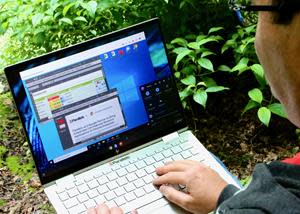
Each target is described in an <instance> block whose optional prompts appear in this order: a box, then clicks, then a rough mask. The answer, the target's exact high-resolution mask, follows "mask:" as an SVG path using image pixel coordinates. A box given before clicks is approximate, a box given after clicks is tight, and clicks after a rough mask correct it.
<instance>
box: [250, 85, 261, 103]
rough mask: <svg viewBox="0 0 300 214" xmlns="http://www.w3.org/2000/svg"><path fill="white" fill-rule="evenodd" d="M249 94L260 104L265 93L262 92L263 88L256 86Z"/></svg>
mask: <svg viewBox="0 0 300 214" xmlns="http://www.w3.org/2000/svg"><path fill="white" fill-rule="evenodd" d="M248 95H249V97H250V98H251V100H253V101H255V102H257V103H259V104H261V102H262V101H263V94H262V92H261V90H260V89H258V88H254V89H252V90H251V91H249V92H248Z"/></svg>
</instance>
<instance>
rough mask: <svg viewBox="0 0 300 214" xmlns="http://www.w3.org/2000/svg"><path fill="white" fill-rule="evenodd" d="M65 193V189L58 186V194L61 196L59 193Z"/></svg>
mask: <svg viewBox="0 0 300 214" xmlns="http://www.w3.org/2000/svg"><path fill="white" fill-rule="evenodd" d="M64 191H65V187H64V186H57V187H56V193H57V194H59V193H62V192H64Z"/></svg>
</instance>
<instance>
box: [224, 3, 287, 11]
mask: <svg viewBox="0 0 300 214" xmlns="http://www.w3.org/2000/svg"><path fill="white" fill-rule="evenodd" d="M228 4H229V9H230V10H232V11H241V10H244V11H277V12H280V11H282V9H283V8H284V5H285V3H284V1H282V2H281V3H280V4H278V5H241V4H237V3H236V2H235V0H229V1H228Z"/></svg>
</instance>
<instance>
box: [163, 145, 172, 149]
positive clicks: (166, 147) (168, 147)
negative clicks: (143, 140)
mask: <svg viewBox="0 0 300 214" xmlns="http://www.w3.org/2000/svg"><path fill="white" fill-rule="evenodd" d="M170 148H172V145H171V144H166V145H164V147H163V149H164V150H169V149H170Z"/></svg>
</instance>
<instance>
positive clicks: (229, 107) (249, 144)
mask: <svg viewBox="0 0 300 214" xmlns="http://www.w3.org/2000/svg"><path fill="white" fill-rule="evenodd" d="M247 99H248V98H247V96H246V95H245V93H244V92H243V91H241V90H239V87H233V88H232V90H230V91H228V92H224V93H219V94H216V95H211V96H210V97H209V101H208V105H207V108H206V110H204V109H203V108H202V107H201V106H200V105H195V104H193V105H192V106H193V109H194V110H193V112H192V111H190V110H186V115H187V118H188V124H189V126H190V128H191V129H192V130H193V131H194V133H195V134H196V136H197V137H198V139H200V141H201V142H202V143H203V144H204V145H205V146H206V148H208V149H209V150H210V151H211V152H213V153H214V154H216V155H217V156H218V157H219V158H220V159H221V160H222V161H223V162H224V163H225V165H226V166H227V167H228V168H229V170H230V171H231V172H232V173H233V174H234V175H236V176H237V177H238V178H239V179H242V180H244V181H246V180H247V179H248V178H249V176H250V175H251V173H252V171H253V168H254V166H255V164H257V163H261V162H269V161H274V160H282V159H284V158H286V157H291V156H293V155H294V154H295V153H297V152H299V151H300V149H299V146H300V143H299V142H300V141H299V139H298V136H297V134H296V132H295V131H296V127H295V126H293V125H292V124H291V123H290V122H289V121H288V120H286V119H282V118H279V117H273V118H272V121H271V124H270V127H268V128H267V127H265V126H264V125H262V124H261V123H260V122H259V121H258V119H257V116H256V112H255V111H250V112H248V113H246V114H244V115H243V116H241V112H242V109H243V107H244V106H245V104H246V103H247ZM11 119H12V120H14V121H17V118H11ZM18 124H19V123H16V122H14V123H12V124H11V127H8V128H7V129H5V130H4V133H3V134H4V135H5V136H10V137H8V138H7V139H5V140H3V142H1V145H4V146H6V147H7V148H8V151H7V152H6V154H5V157H7V156H8V155H19V156H21V157H22V158H21V162H23V163H24V164H25V163H28V162H31V161H32V160H31V159H30V153H29V149H28V146H27V143H25V144H24V142H25V138H24V135H23V134H22V131H21V127H20V125H18ZM5 157H1V158H3V159H4V158H5ZM0 166H1V165H0ZM22 166H24V165H22ZM33 171H34V170H33ZM19 174H20V173H19ZM0 213H10V214H13V213H54V210H53V208H52V206H51V205H50V204H49V202H48V200H47V197H46V196H45V194H44V192H43V189H42V187H41V185H40V183H39V180H38V176H37V174H36V173H35V171H34V172H33V173H31V174H30V177H29V178H24V176H20V175H18V173H12V172H11V169H8V167H7V166H2V167H0Z"/></svg>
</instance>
